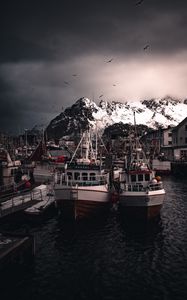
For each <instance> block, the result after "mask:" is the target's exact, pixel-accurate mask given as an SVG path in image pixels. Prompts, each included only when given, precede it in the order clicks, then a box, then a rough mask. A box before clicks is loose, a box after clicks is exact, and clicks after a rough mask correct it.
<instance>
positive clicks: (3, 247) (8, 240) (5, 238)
mask: <svg viewBox="0 0 187 300" xmlns="http://www.w3.org/2000/svg"><path fill="white" fill-rule="evenodd" d="M34 254H35V242H34V237H33V236H9V235H2V234H1V233H0V271H2V270H3V269H4V268H6V267H7V266H12V265H14V264H24V263H25V262H26V261H27V260H28V259H30V258H32V257H33V256H34Z"/></svg>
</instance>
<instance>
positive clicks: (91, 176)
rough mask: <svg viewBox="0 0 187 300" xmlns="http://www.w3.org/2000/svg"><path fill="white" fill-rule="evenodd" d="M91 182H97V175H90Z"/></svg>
mask: <svg viewBox="0 0 187 300" xmlns="http://www.w3.org/2000/svg"><path fill="white" fill-rule="evenodd" d="M90 180H91V181H95V180H96V176H95V173H90Z"/></svg>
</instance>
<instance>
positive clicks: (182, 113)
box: [46, 96, 187, 138]
mask: <svg viewBox="0 0 187 300" xmlns="http://www.w3.org/2000/svg"><path fill="white" fill-rule="evenodd" d="M134 112H135V115H136V124H137V125H139V124H141V125H146V126H148V127H150V128H153V129H157V128H159V127H162V128H167V127H168V126H176V125H178V124H179V123H180V122H181V121H182V120H183V119H184V118H185V117H186V116H187V103H186V102H185V100H184V102H183V101H182V100H179V99H175V98H172V97H170V96H166V97H164V98H160V99H154V98H152V99H149V100H141V101H124V102H123V103H122V102H120V101H111V102H109V101H106V100H100V101H99V103H98V104H96V103H95V102H94V101H92V100H90V99H88V98H86V97H82V98H80V99H78V100H77V101H76V102H75V103H74V104H73V105H72V106H71V107H68V108H66V109H65V110H64V111H63V112H61V113H60V114H59V115H58V116H56V117H55V118H54V119H53V120H51V122H50V124H49V125H48V127H47V129H46V131H47V135H48V136H49V137H53V138H61V137H63V136H67V135H71V134H73V133H76V132H80V131H81V130H84V129H86V128H88V127H90V126H91V127H93V128H96V126H97V128H98V129H99V130H103V131H104V129H105V128H106V127H108V126H110V125H113V124H115V123H120V122H122V123H124V124H134Z"/></svg>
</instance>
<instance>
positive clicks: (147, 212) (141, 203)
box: [119, 190, 165, 219]
mask: <svg viewBox="0 0 187 300" xmlns="http://www.w3.org/2000/svg"><path fill="white" fill-rule="evenodd" d="M164 198H165V191H164V190H161V191H160V193H158V191H157V192H156V193H155V192H152V193H149V194H144V193H142V195H140V194H138V193H137V194H130V193H125V192H124V193H122V194H121V195H120V196H119V208H120V209H121V210H122V211H123V213H124V214H125V215H126V216H129V217H133V218H135V219H144V218H146V219H152V218H155V217H157V216H158V215H159V214H160V210H161V208H162V205H163V202H164Z"/></svg>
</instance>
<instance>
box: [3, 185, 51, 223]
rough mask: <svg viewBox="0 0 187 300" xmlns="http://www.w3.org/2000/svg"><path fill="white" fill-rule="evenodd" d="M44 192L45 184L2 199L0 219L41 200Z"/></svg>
mask: <svg viewBox="0 0 187 300" xmlns="http://www.w3.org/2000/svg"><path fill="white" fill-rule="evenodd" d="M45 194H46V186H44V185H41V186H39V187H37V188H35V189H33V190H32V191H30V192H27V193H25V194H20V195H16V196H15V195H13V196H12V197H11V198H9V199H7V200H6V201H5V199H3V202H0V219H1V218H3V217H5V216H7V215H10V214H13V213H16V212H18V211H21V210H25V209H26V208H28V207H30V206H32V205H34V204H36V203H38V202H39V201H42V200H43V197H44V196H45Z"/></svg>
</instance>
